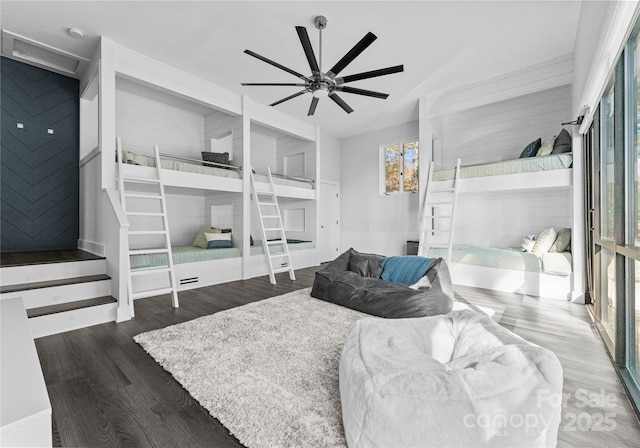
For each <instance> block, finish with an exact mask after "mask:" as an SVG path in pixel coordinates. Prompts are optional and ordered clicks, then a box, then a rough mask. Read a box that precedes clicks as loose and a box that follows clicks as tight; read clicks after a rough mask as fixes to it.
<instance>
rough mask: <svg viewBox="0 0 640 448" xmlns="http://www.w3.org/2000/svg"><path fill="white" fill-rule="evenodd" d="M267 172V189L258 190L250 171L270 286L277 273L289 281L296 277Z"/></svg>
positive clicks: (274, 194) (273, 190) (271, 180)
mask: <svg viewBox="0 0 640 448" xmlns="http://www.w3.org/2000/svg"><path fill="white" fill-rule="evenodd" d="M267 171H268V176H269V184H268V189H267V190H260V189H259V186H258V185H256V181H255V179H254V176H253V171H251V190H252V191H253V200H254V202H255V203H256V207H257V208H258V217H259V218H260V228H261V230H262V246H263V248H264V253H265V256H266V257H267V263H268V265H269V280H270V281H271V284H273V285H275V284H276V277H275V274H277V273H279V272H289V278H290V279H291V280H295V279H296V275H295V272H294V271H293V266H292V264H291V255H290V254H289V245H288V244H287V236H286V235H285V233H284V224H283V223H282V217H281V215H280V206H279V205H278V197H277V196H276V193H275V189H274V187H273V178H272V177H271V169H269V168H267ZM273 235H278V237H277V238H273ZM269 236H272V238H269Z"/></svg>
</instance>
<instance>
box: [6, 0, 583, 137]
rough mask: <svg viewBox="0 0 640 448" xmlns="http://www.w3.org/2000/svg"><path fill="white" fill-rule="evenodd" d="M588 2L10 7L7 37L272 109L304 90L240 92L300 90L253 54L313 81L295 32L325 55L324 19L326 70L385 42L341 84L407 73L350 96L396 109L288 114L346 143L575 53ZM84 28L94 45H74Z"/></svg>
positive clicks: (323, 105) (303, 107)
mask: <svg viewBox="0 0 640 448" xmlns="http://www.w3.org/2000/svg"><path fill="white" fill-rule="evenodd" d="M580 5H581V2H579V1H546V2H543V1H466V2H461V1H405V2H401V1H366V0H362V1H288V2H287V1H280V2H275V1H253V2H249V1H206V2H205V1H200V2H194V1H174V2H171V1H168V2H156V1H135V2H131V1H128V2H116V1H104V2H96V1H68V2H58V1H7V0H3V1H2V2H0V8H1V9H0V12H1V16H0V17H1V20H2V22H1V26H2V29H5V30H8V31H11V32H13V33H17V34H21V35H23V36H25V37H28V38H31V39H34V40H37V41H40V42H44V43H46V44H49V45H51V46H53V47H56V48H59V49H62V50H65V51H68V52H70V53H74V54H77V55H79V56H83V57H86V58H90V57H91V55H92V54H93V51H94V49H95V48H96V45H97V42H98V37H99V36H106V37H109V38H110V39H112V40H114V41H115V42H117V43H118V44H120V45H122V46H125V47H127V48H130V49H132V50H134V51H137V52H139V53H142V54H145V55H147V56H150V57H152V58H154V59H157V60H159V61H162V62H164V63H166V64H169V65H172V66H175V67H178V68H181V69H183V70H184V71H187V72H190V73H192V74H195V75H197V76H199V77H201V78H204V79H207V80H209V81H211V82H213V83H215V84H217V85H219V86H222V87H225V88H227V89H229V90H232V91H234V92H237V93H241V94H246V95H248V96H250V97H252V98H253V99H255V100H256V101H259V102H262V103H265V104H269V103H271V102H274V101H276V100H278V99H281V98H284V97H286V96H288V95H290V94H292V93H295V92H296V91H298V90H300V88H298V87H241V86H240V83H241V82H297V81H298V79H297V78H295V77H294V76H292V75H290V74H288V73H286V72H284V71H281V70H279V69H277V68H275V67H273V66H271V65H268V64H266V63H264V62H262V61H259V60H257V59H255V58H252V57H251V56H248V55H246V54H244V53H243V51H244V50H245V49H250V50H253V51H254V52H256V53H259V54H261V55H263V56H266V57H267V58H269V59H272V60H275V61H277V62H279V63H280V64H282V65H285V66H287V67H290V68H292V69H293V70H295V71H298V72H300V73H303V74H305V75H307V74H310V69H309V67H308V64H307V62H306V58H305V56H304V53H303V51H302V47H301V45H300V41H299V39H298V36H297V34H296V31H295V28H294V27H295V26H296V25H302V26H306V27H307V30H308V32H309V35H310V37H311V41H312V43H313V45H314V49H315V52H316V55H317V54H318V48H317V44H318V33H317V30H316V29H315V27H314V25H313V18H314V17H315V16H317V15H324V16H326V17H327V19H328V26H327V28H326V30H325V31H324V32H323V68H324V69H325V70H327V69H328V68H330V67H331V66H332V65H333V64H334V63H335V62H337V60H338V59H340V58H341V57H342V56H343V55H344V54H345V53H346V52H347V51H348V50H349V49H350V48H351V47H352V46H353V45H354V44H355V43H356V42H357V41H359V40H360V39H361V38H362V37H363V36H364V35H365V34H366V33H367V32H368V31H371V32H373V33H374V34H376V35H377V36H378V40H377V41H376V42H374V43H373V44H372V45H371V46H370V47H369V48H368V49H366V50H365V51H364V52H363V53H362V54H361V55H360V56H359V57H358V58H357V59H356V60H355V61H354V62H353V63H352V64H350V65H349V66H348V67H347V68H346V69H345V70H344V71H343V72H342V73H341V75H348V74H353V73H359V72H363V71H368V70H373V69H378V68H383V67H388V66H392V65H398V64H404V67H405V71H404V73H400V74H394V75H389V76H384V77H379V78H376V79H369V80H363V81H356V82H353V83H351V84H350V85H351V86H353V87H359V88H364V89H370V90H376V91H381V92H385V93H389V94H390V96H389V98H388V99H387V100H380V99H375V98H368V97H362V96H358V95H352V94H347V93H343V94H341V96H342V98H343V99H344V100H345V101H346V102H347V103H349V105H351V107H352V108H353V109H355V112H353V113H352V114H349V115H347V114H346V113H344V112H343V111H342V109H340V108H339V107H338V106H337V105H336V104H335V103H333V102H332V101H331V100H329V99H324V100H321V101H320V103H319V104H318V108H317V110H316V114H315V116H313V117H309V118H307V116H306V113H307V110H308V108H309V103H310V101H311V95H310V94H305V95H302V96H300V97H298V98H295V99H293V100H290V101H288V102H286V103H283V104H281V105H279V106H276V107H277V108H278V109H280V110H282V111H283V112H285V113H288V114H290V115H293V116H295V117H298V118H301V119H304V120H308V121H309V122H311V123H313V124H315V125H318V126H321V127H323V128H325V129H326V130H327V131H328V132H329V133H331V134H333V135H335V136H336V137H339V138H344V137H349V136H353V135H357V134H361V133H363V132H367V131H370V130H372V129H378V128H382V127H386V126H389V125H393V124H397V123H403V122H407V121H410V120H412V119H417V99H418V98H419V97H420V96H421V95H425V94H431V93H434V92H439V91H443V90H448V89H451V88H455V87H458V86H462V85H466V84H470V83H473V82H476V81H479V80H482V79H486V78H490V77H493V76H497V75H500V74H504V73H507V72H510V71H513V70H518V69H521V68H523V67H526V66H530V65H533V64H536V63H539V62H542V61H545V60H548V59H552V58H555V57H558V56H562V55H566V54H569V53H572V52H573V48H574V43H575V38H576V32H577V26H578V17H579V14H580ZM69 27H76V28H79V29H81V30H83V31H84V33H85V36H86V37H85V38H84V39H81V40H78V39H74V38H72V37H70V36H69V35H68V34H67V32H66V30H67V29H68V28H69Z"/></svg>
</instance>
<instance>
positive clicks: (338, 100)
mask: <svg viewBox="0 0 640 448" xmlns="http://www.w3.org/2000/svg"><path fill="white" fill-rule="evenodd" d="M329 98H331V99H332V100H333V102H334V103H336V104H337V105H338V106H340V107H342V108H343V109H344V111H345V112H346V113H348V114H350V113H351V112H353V109H351V107H350V106H349V105H348V104H347V103H345V102H344V100H343V99H342V98H340V97H339V96H338V94H337V93H332V94H331V95H329Z"/></svg>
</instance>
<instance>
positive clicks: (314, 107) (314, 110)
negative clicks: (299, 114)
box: [307, 96, 318, 117]
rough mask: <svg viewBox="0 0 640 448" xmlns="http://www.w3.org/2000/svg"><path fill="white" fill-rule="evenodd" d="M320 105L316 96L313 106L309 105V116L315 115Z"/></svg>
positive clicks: (312, 102)
mask: <svg viewBox="0 0 640 448" xmlns="http://www.w3.org/2000/svg"><path fill="white" fill-rule="evenodd" d="M317 105H318V98H316V97H315V96H314V97H313V99H312V100H311V106H309V112H308V113H307V117H309V116H311V115H313V114H314V113H315V112H316V106H317Z"/></svg>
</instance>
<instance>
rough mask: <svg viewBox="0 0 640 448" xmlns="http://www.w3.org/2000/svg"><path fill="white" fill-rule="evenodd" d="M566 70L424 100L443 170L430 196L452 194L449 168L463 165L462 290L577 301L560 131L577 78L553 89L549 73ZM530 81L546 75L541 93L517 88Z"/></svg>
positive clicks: (456, 277) (566, 145) (457, 262)
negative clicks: (441, 193) (571, 82)
mask: <svg viewBox="0 0 640 448" xmlns="http://www.w3.org/2000/svg"><path fill="white" fill-rule="evenodd" d="M566 64H567V61H566V60H556V61H552V62H551V63H549V64H547V65H546V66H545V65H544V64H543V65H540V66H536V67H533V68H532V69H531V72H530V73H526V72H519V73H517V74H513V75H508V76H505V77H501V78H499V79H495V80H490V81H487V82H484V83H479V84H476V85H474V86H470V87H468V88H464V89H460V90H456V91H452V92H449V93H447V94H443V95H440V96H438V97H434V98H431V99H430V100H429V101H427V103H428V104H430V106H431V110H430V111H429V113H428V114H426V115H425V119H424V123H423V122H421V126H424V127H426V128H427V130H426V132H423V135H428V136H429V137H431V143H432V144H431V147H430V148H427V150H431V152H432V157H433V159H434V160H435V162H434V163H435V166H436V169H435V170H434V172H433V176H432V181H433V182H432V183H431V191H432V192H438V191H439V192H444V191H448V190H450V189H451V187H452V186H453V180H452V179H453V177H454V172H455V169H454V168H451V167H454V166H455V164H456V160H457V159H458V158H460V159H461V161H462V167H461V170H460V176H459V179H458V201H457V204H456V213H455V225H454V236H453V242H454V244H453V250H452V254H451V259H450V260H449V264H450V270H451V273H452V279H453V282H454V283H455V284H459V285H467V286H476V287H482V288H489V289H495V290H503V291H512V292H520V293H524V294H528V295H535V296H546V297H553V298H561V299H568V298H571V296H572V292H573V271H574V264H575V263H574V259H573V256H572V253H571V244H570V242H569V240H570V237H571V233H572V229H573V228H574V220H573V215H574V214H573V207H574V200H573V188H572V185H573V178H574V172H573V168H572V167H573V154H572V151H571V136H570V131H571V129H570V128H567V129H564V128H563V126H562V123H563V122H566V121H569V120H570V117H571V88H570V85H569V84H568V82H570V78H569V77H568V76H564V77H562V79H559V80H555V81H554V84H550V83H549V82H547V80H548V77H549V76H551V75H549V74H548V71H549V70H551V71H552V72H553V70H555V69H557V66H561V67H565V66H566ZM533 77H538V78H540V77H542V78H541V79H542V81H540V79H538V80H537V81H533V82H530V84H531V85H533V86H536V85H538V86H539V90H533V91H532V90H531V89H530V87H527V88H525V87H513V86H514V85H516V86H517V84H516V82H518V81H522V80H526V79H529V81H531V80H532V79H533ZM505 86H506V87H505ZM507 87H511V92H510V93H509V88H507ZM461 98H465V100H464V101H463V100H461ZM554 144H555V147H554ZM423 154H424V152H423ZM439 165H440V166H444V167H445V168H442V169H438V168H439ZM558 234H562V238H558ZM536 239H537V240H538V241H537V242H536V241H535V240H536ZM556 239H558V241H557V243H556ZM549 240H551V241H549ZM565 243H566V244H565ZM536 244H537V245H536ZM534 246H535V249H534ZM446 255H447V250H446V249H440V248H432V249H430V250H429V253H428V256H434V257H436V256H445V257H446Z"/></svg>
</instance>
